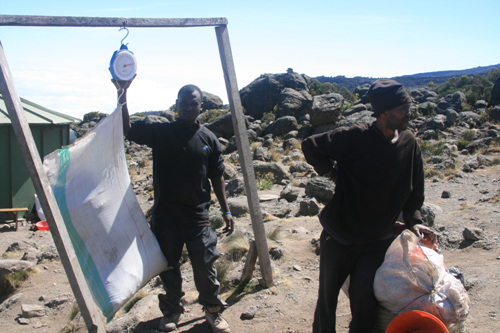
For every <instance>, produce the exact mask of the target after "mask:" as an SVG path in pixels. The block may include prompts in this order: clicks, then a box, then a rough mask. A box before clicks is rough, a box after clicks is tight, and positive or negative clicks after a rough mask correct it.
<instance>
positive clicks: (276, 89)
mask: <svg viewBox="0 0 500 333" xmlns="http://www.w3.org/2000/svg"><path fill="white" fill-rule="evenodd" d="M311 82H312V79H311V78H310V77H309V76H307V75H304V74H302V75H300V74H296V73H283V74H264V75H261V76H260V77H259V78H257V79H256V80H254V81H253V82H251V83H250V84H249V85H248V86H246V87H244V88H243V89H241V91H240V97H241V104H242V105H243V107H244V108H245V110H246V112H247V114H248V115H250V116H252V117H254V118H255V119H260V118H262V116H263V115H264V113H267V112H270V111H273V110H274V108H275V106H277V105H278V104H279V103H280V102H281V104H282V110H285V109H286V104H287V103H285V101H286V98H284V99H282V92H283V89H285V88H288V90H287V91H286V92H285V93H287V94H288V95H292V93H291V91H290V89H293V90H295V91H297V92H298V93H299V94H295V93H293V96H294V97H298V96H299V95H303V96H307V94H309V90H310V88H309V86H310V84H311ZM289 100H290V99H289ZM290 104H294V103H290Z"/></svg>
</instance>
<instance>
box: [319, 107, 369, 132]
mask: <svg viewBox="0 0 500 333" xmlns="http://www.w3.org/2000/svg"><path fill="white" fill-rule="evenodd" d="M374 120H375V118H374V117H373V112H372V111H361V112H356V113H353V114H351V115H349V116H347V117H346V118H345V119H342V120H339V121H338V122H336V123H333V124H326V125H321V126H316V127H314V129H313V131H312V133H311V134H318V133H323V132H327V131H330V130H333V129H335V128H338V127H348V126H352V125H361V124H365V123H371V122H373V121H374Z"/></svg>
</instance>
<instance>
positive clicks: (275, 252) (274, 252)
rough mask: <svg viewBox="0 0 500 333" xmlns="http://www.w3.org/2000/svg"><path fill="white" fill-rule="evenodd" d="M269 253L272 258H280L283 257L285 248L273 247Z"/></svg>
mask: <svg viewBox="0 0 500 333" xmlns="http://www.w3.org/2000/svg"><path fill="white" fill-rule="evenodd" d="M269 255H270V256H271V259H273V260H279V259H281V258H282V257H283V249H280V248H279V247H272V248H271V249H269Z"/></svg>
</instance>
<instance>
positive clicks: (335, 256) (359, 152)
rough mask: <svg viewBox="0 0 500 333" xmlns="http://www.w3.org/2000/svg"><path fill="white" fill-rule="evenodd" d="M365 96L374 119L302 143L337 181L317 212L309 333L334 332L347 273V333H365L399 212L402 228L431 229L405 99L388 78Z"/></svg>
mask: <svg viewBox="0 0 500 333" xmlns="http://www.w3.org/2000/svg"><path fill="white" fill-rule="evenodd" d="M368 96H369V98H370V101H371V105H372V108H373V112H374V116H375V117H376V118H377V120H376V121H375V122H373V123H371V124H363V125H355V126H352V127H348V128H346V127H343V128H337V129H334V130H332V131H330V132H327V133H321V134H317V135H313V136H310V137H308V138H306V139H305V140H304V141H303V142H302V150H303V152H304V156H305V158H306V160H307V162H308V163H309V164H311V165H312V166H313V167H314V169H315V170H316V172H317V173H318V174H319V175H325V176H328V177H330V178H331V179H332V180H333V181H334V182H335V183H336V186H335V194H334V196H333V198H332V200H331V201H330V202H329V203H328V204H327V205H326V206H325V208H324V209H323V210H322V211H321V213H320V215H319V219H320V222H321V224H322V226H323V228H324V230H323V233H322V235H321V240H320V242H321V253H320V277H319V293H318V301H317V305H316V311H315V314H314V323H313V332H314V333H320V332H321V333H327V332H328V333H331V332H335V312H336V308H337V299H338V294H339V291H340V289H341V287H342V285H343V283H344V282H345V280H346V278H347V277H348V276H350V286H349V298H350V304H351V313H352V321H351V327H350V332H362V333H366V332H371V330H372V328H373V325H374V322H375V313H376V307H377V301H376V299H375V296H374V292H373V280H374V277H375V272H376V270H377V268H378V267H379V266H380V265H381V264H382V262H383V259H384V255H385V252H386V250H387V248H388V247H389V245H390V244H391V242H392V240H393V239H394V228H395V225H396V224H395V223H396V221H397V218H398V216H399V214H400V213H401V212H402V213H403V219H404V223H405V225H406V227H407V228H410V229H414V230H416V232H425V233H428V232H430V229H428V228H426V227H425V226H423V225H421V224H420V223H422V218H421V215H420V208H421V206H422V204H423V202H424V170H423V160H422V156H421V151H420V148H419V146H418V144H417V141H416V139H415V136H414V135H413V134H412V133H411V132H410V131H408V130H406V129H407V127H408V123H409V120H410V116H411V111H410V105H411V98H410V96H409V95H408V93H407V92H406V90H405V88H404V87H403V86H402V85H401V84H399V83H397V82H395V81H393V80H377V81H376V82H375V83H374V84H373V85H372V86H371V87H370V90H369V91H368ZM335 163H336V164H335Z"/></svg>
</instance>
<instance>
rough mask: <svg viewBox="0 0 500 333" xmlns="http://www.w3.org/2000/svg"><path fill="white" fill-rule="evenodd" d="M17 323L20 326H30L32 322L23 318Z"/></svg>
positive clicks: (18, 319)
mask: <svg viewBox="0 0 500 333" xmlns="http://www.w3.org/2000/svg"><path fill="white" fill-rule="evenodd" d="M17 322H18V323H19V325H29V324H30V320H29V319H28V318H23V317H19V318H17Z"/></svg>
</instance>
